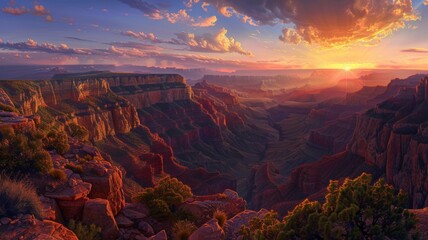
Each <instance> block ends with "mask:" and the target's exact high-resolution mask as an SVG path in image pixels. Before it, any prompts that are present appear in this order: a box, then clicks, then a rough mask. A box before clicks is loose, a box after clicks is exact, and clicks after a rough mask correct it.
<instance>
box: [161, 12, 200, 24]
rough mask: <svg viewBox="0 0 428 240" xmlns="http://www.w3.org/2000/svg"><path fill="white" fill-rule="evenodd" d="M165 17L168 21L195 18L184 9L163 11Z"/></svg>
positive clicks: (191, 20)
mask: <svg viewBox="0 0 428 240" xmlns="http://www.w3.org/2000/svg"><path fill="white" fill-rule="evenodd" d="M165 15H166V19H167V20H168V22H170V23H176V22H194V21H195V20H194V19H193V18H192V17H191V16H189V15H188V14H187V12H186V10H185V9H180V10H178V12H177V13H168V12H167V13H165Z"/></svg>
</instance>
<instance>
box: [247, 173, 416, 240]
mask: <svg viewBox="0 0 428 240" xmlns="http://www.w3.org/2000/svg"><path fill="white" fill-rule="evenodd" d="M406 201H407V200H406V195H405V194H404V193H403V192H402V191H399V192H396V190H394V188H393V187H392V186H390V185H388V184H385V182H384V180H382V179H380V180H378V181H376V182H375V183H374V184H372V176H371V175H369V174H365V173H364V174H362V175H361V176H359V177H357V178H355V179H349V178H347V179H346V180H345V181H344V183H343V184H340V183H339V181H330V184H329V186H328V188H327V195H326V196H325V203H323V204H321V203H320V202H317V201H314V202H311V201H309V200H305V201H303V202H302V203H300V204H299V205H297V206H296V207H295V208H294V210H293V211H291V212H289V214H288V215H287V216H285V217H284V219H283V220H282V221H279V220H278V219H277V215H276V213H274V212H270V213H269V214H267V215H266V216H265V217H264V218H254V219H252V220H251V222H250V224H249V225H247V226H243V227H241V229H240V234H241V236H242V237H243V239H386V238H388V239H407V238H417V234H412V235H410V232H411V230H412V229H414V228H415V225H416V217H415V215H413V214H411V213H409V211H408V210H407V209H405V206H406Z"/></svg>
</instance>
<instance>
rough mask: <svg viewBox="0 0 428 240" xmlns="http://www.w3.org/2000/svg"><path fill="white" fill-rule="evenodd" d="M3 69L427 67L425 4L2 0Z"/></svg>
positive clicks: (397, 0) (391, 0)
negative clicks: (62, 66) (75, 66)
mask: <svg viewBox="0 0 428 240" xmlns="http://www.w3.org/2000/svg"><path fill="white" fill-rule="evenodd" d="M0 9H1V12H0V23H1V24H0V64H1V65H8V64H55V65H56V64H115V65H123V64H133V65H144V66H157V67H178V68H209V69H213V70H221V71H232V70H239V69H283V68H293V69H300V68H304V69H313V68H339V69H345V68H403V69H426V68H427V67H428V0H427V1H425V3H424V0H414V1H411V0H340V1H339V0H184V1H182V0H174V1H172V0H169V1H168V0H157V1H155V0H153V1H150V0H146V1H145V0H91V1H88V0H73V1H58V0H38V1H34V0H12V1H9V0H0Z"/></svg>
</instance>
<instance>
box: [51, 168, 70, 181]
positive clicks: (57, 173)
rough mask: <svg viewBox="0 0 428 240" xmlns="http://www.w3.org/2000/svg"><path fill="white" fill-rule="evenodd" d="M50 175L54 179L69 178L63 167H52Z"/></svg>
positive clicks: (63, 179) (62, 179)
mask: <svg viewBox="0 0 428 240" xmlns="http://www.w3.org/2000/svg"><path fill="white" fill-rule="evenodd" d="M49 176H51V177H52V178H54V179H57V180H60V181H65V180H67V174H66V173H65V172H64V171H63V170H61V169H55V168H52V169H51V170H50V171H49Z"/></svg>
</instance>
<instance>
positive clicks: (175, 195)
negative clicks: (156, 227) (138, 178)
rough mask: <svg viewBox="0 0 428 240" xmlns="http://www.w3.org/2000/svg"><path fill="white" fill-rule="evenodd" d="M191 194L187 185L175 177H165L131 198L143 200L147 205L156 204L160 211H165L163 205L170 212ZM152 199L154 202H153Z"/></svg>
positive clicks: (137, 200) (138, 200)
mask: <svg viewBox="0 0 428 240" xmlns="http://www.w3.org/2000/svg"><path fill="white" fill-rule="evenodd" d="M192 195H193V194H192V191H191V189H190V187H189V186H187V185H185V184H184V183H182V182H180V181H179V180H178V179H176V178H171V177H166V178H163V179H161V180H160V181H159V183H158V184H157V185H156V186H155V187H153V188H146V189H144V191H143V192H141V193H139V194H137V195H136V196H135V197H134V199H133V200H134V201H136V202H145V203H146V204H147V205H148V206H151V205H156V206H157V207H158V208H161V209H162V211H161V212H162V213H166V211H164V209H163V207H164V206H167V207H168V208H169V210H170V213H171V212H175V209H176V208H177V207H178V206H179V205H180V204H182V203H183V202H184V201H185V200H186V199H187V198H189V197H191V196H192ZM154 201H156V203H153V202H154Z"/></svg>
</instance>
